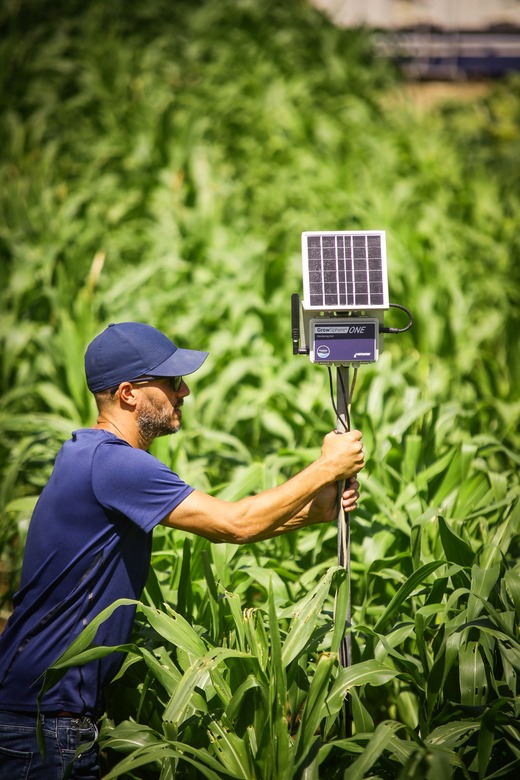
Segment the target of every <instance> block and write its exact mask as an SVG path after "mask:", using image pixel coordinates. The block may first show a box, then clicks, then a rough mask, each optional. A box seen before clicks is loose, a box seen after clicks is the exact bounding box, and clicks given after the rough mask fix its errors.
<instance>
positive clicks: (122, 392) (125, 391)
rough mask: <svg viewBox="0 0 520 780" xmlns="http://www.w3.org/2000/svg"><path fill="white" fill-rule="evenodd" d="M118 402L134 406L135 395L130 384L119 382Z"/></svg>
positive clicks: (135, 401)
mask: <svg viewBox="0 0 520 780" xmlns="http://www.w3.org/2000/svg"><path fill="white" fill-rule="evenodd" d="M119 400H120V401H121V402H122V403H124V404H127V405H128V406H135V405H136V403H137V395H136V392H135V388H134V386H133V384H132V383H131V382H121V384H120V385H119Z"/></svg>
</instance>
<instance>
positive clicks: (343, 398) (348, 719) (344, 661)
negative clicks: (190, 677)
mask: <svg viewBox="0 0 520 780" xmlns="http://www.w3.org/2000/svg"><path fill="white" fill-rule="evenodd" d="M349 381H350V380H349V367H348V366H338V367H337V374H336V409H337V421H336V431H337V433H339V434H341V433H345V432H346V431H348V430H350V390H349V386H350V385H349ZM344 488H345V482H344V481H343V482H339V483H338V563H339V565H340V566H343V568H344V569H346V573H347V589H348V592H347V611H346V615H345V627H346V628H350V625H351V616H352V607H351V594H350V516H349V514H348V512H344V511H343V508H342V506H341V495H342V493H343V490H344ZM339 618H340V619H342V616H341V615H340V616H339ZM339 661H340V663H341V665H342V666H345V667H348V666H350V665H351V663H352V641H351V636H350V633H348V634H347V635H346V636H344V637H343V639H342V640H341V645H340V648H339ZM344 720H345V723H344V731H345V736H346V737H351V736H352V702H351V699H350V696H348V695H347V697H346V699H345V707H344Z"/></svg>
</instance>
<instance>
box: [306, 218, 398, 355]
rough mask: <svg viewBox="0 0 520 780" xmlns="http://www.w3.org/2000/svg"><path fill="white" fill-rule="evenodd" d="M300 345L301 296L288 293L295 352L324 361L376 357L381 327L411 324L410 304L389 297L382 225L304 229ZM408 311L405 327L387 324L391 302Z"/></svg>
mask: <svg viewBox="0 0 520 780" xmlns="http://www.w3.org/2000/svg"><path fill="white" fill-rule="evenodd" d="M302 271H303V301H302V303H301V316H302V319H303V330H304V338H303V341H304V346H303V347H300V296H299V295H298V293H294V295H293V296H292V338H293V353H294V354H295V355H301V354H304V355H308V356H309V357H310V359H311V361H312V362H313V363H319V364H322V365H329V366H330V365H339V366H341V365H343V366H348V365H354V366H357V365H361V364H364V363H374V362H375V361H377V359H378V358H379V355H380V354H381V352H382V351H383V334H384V333H401V332H402V331H404V330H408V328H409V327H410V326H411V324H412V317H411V314H410V312H409V311H408V309H406V308H405V307H404V306H400V305H399V304H394V303H390V302H389V299H388V276H387V264H386V234H385V231H384V230H366V231H363V230H338V231H322V232H318V231H310V232H306V233H302ZM392 306H395V307H397V308H399V309H403V310H404V311H406V312H407V313H408V315H409V318H410V319H409V323H408V325H407V326H406V327H405V328H387V327H385V325H384V314H385V311H387V310H388V309H389V308H390V307H392Z"/></svg>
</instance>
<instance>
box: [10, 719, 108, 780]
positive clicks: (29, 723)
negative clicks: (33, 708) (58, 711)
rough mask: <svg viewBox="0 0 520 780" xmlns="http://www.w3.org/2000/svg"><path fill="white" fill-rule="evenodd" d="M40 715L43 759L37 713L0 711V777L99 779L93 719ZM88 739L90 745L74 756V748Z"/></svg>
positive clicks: (95, 730) (18, 778)
mask: <svg viewBox="0 0 520 780" xmlns="http://www.w3.org/2000/svg"><path fill="white" fill-rule="evenodd" d="M40 717H41V721H42V726H43V736H44V739H45V759H43V758H42V756H41V754H40V750H39V748H38V743H37V738H36V715H23V714H20V713H16V712H3V711H0V780H63V778H65V777H66V778H67V780H69V778H70V780H99V777H100V772H99V763H98V751H97V746H96V745H95V744H94V741H95V739H96V737H97V734H98V731H97V727H96V724H95V723H94V721H93V720H91V719H90V718H82V717H80V716H78V717H77V718H65V717H50V716H49V715H41V716H40ZM88 743H90V748H89V749H86V750H85V752H82V753H81V755H80V756H79V757H78V758H76V759H75V760H74V756H75V753H76V749H77V748H78V747H79V746H80V745H84V744H88ZM72 762H74V763H72ZM71 764H72V766H70V765H71ZM67 769H68V772H67Z"/></svg>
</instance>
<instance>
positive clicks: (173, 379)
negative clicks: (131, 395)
mask: <svg viewBox="0 0 520 780" xmlns="http://www.w3.org/2000/svg"><path fill="white" fill-rule="evenodd" d="M130 382H131V384H132V385H147V384H149V383H150V382H166V383H167V384H168V386H169V387H170V389H171V390H173V392H174V393H178V392H179V390H180V389H181V385H182V382H183V377H182V376H142V377H140V378H139V379H134V380H130ZM118 387H119V385H118V386H117V387H112V388H111V390H110V392H111V394H112V395H115V394H116V393H117V389H118Z"/></svg>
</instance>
